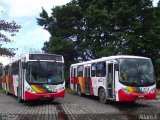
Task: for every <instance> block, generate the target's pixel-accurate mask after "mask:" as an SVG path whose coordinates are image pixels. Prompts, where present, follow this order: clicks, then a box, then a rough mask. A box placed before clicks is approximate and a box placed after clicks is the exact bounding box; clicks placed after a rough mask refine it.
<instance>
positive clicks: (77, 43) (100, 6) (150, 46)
mask: <svg viewBox="0 0 160 120" xmlns="http://www.w3.org/2000/svg"><path fill="white" fill-rule="evenodd" d="M159 13H160V12H158V7H157V8H154V7H153V5H152V2H151V1H150V0H145V1H144V0H117V1H114V0H72V1H71V2H70V3H68V4H66V5H63V6H58V7H55V8H53V9H52V14H51V16H48V14H47V12H46V11H45V10H44V9H42V13H40V18H38V19H37V22H38V24H39V25H41V26H43V27H44V28H45V29H46V30H48V31H49V32H50V34H51V38H52V37H54V38H56V39H50V41H49V42H47V45H45V46H44V48H43V50H44V51H48V52H49V50H51V48H52V47H48V46H50V45H51V43H52V42H53V41H57V42H58V41H60V39H59V40H57V38H63V40H66V41H67V40H68V38H70V37H74V38H76V40H74V41H72V42H73V43H74V47H73V48H72V49H73V51H74V52H75V53H76V54H77V56H76V55H75V56H72V57H74V59H72V60H73V62H75V60H79V58H81V60H82V61H86V60H88V59H94V58H99V57H103V56H110V55H116V54H118V53H122V54H127V55H139V56H145V57H150V58H151V59H152V61H153V63H154V65H155V66H158V65H159V66H160V62H158V61H160V60H159V56H160V55H159V54H160V47H159V46H160V37H159V34H158V31H160V30H159V27H160V24H159V21H158V20H159ZM51 41H52V42H51ZM65 43H66V42H63V44H65ZM56 45H57V44H55V43H54V44H52V45H51V46H54V51H53V52H56V49H58V51H59V52H60V51H61V53H62V54H63V53H64V52H65V53H66V54H68V53H67V51H64V49H65V48H64V47H61V49H60V48H59V47H58V46H56ZM61 46H63V45H61ZM68 55H69V54H68ZM73 55H74V54H73ZM66 62H67V60H66ZM157 64H158V65H157ZM156 71H158V70H157V69H156ZM157 73H158V72H157Z"/></svg>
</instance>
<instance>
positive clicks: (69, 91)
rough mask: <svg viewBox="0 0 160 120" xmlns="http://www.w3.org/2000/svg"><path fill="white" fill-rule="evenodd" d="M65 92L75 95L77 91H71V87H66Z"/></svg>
mask: <svg viewBox="0 0 160 120" xmlns="http://www.w3.org/2000/svg"><path fill="white" fill-rule="evenodd" d="M65 91H66V92H67V93H75V91H73V90H71V88H69V87H66V88H65Z"/></svg>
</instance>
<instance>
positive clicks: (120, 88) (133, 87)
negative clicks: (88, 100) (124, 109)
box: [70, 55, 156, 103]
mask: <svg viewBox="0 0 160 120" xmlns="http://www.w3.org/2000/svg"><path fill="white" fill-rule="evenodd" d="M70 88H71V89H72V90H74V91H76V92H77V93H78V94H79V95H82V94H87V95H94V96H98V97H99V99H100V101H101V102H102V103H106V101H107V100H114V101H132V102H134V101H136V100H138V99H143V100H154V99H156V84H155V77H154V69H153V65H152V62H151V59H150V58H147V57H140V56H127V55H121V56H110V57H103V58H100V59H95V60H91V61H86V62H82V63H77V64H72V65H71V66H70Z"/></svg>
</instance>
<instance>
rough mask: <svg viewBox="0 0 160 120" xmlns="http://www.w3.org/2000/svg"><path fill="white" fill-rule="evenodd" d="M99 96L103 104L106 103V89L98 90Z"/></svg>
mask: <svg viewBox="0 0 160 120" xmlns="http://www.w3.org/2000/svg"><path fill="white" fill-rule="evenodd" d="M98 97H99V101H100V102H101V103H103V104H105V103H106V101H107V98H106V92H105V90H104V88H101V89H100V90H99V92H98Z"/></svg>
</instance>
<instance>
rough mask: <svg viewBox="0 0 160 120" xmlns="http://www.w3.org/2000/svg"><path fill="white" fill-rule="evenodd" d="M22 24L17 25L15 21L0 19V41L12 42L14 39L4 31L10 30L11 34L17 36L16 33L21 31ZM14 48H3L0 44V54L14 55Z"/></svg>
mask: <svg viewBox="0 0 160 120" xmlns="http://www.w3.org/2000/svg"><path fill="white" fill-rule="evenodd" d="M20 28H21V26H19V25H17V24H16V23H15V22H14V21H12V22H6V21H4V20H0V42H2V43H4V42H5V43H10V42H12V40H11V39H10V38H9V37H8V36H6V35H5V34H4V33H5V32H8V33H10V35H11V36H15V33H16V32H18V31H19V29H20ZM13 51H14V49H13V48H1V46H0V55H1V56H2V55H3V56H13V55H14V54H15V53H14V52H13Z"/></svg>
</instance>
